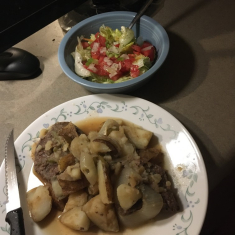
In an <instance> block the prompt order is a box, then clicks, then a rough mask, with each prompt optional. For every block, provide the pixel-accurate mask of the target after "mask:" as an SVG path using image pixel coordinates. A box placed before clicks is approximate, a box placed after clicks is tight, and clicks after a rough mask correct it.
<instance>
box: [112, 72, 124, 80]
mask: <svg viewBox="0 0 235 235" xmlns="http://www.w3.org/2000/svg"><path fill="white" fill-rule="evenodd" d="M122 75H123V74H122V72H121V71H118V73H117V74H116V75H114V76H113V77H111V78H110V79H112V80H113V81H117V80H118V79H119V78H120V77H121V76H122Z"/></svg>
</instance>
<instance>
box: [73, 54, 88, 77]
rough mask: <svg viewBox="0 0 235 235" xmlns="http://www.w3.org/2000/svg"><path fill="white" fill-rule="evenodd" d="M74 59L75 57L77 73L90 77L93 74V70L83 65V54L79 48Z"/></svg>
mask: <svg viewBox="0 0 235 235" xmlns="http://www.w3.org/2000/svg"><path fill="white" fill-rule="evenodd" d="M74 59H75V63H74V67H75V72H76V74H78V75H79V76H81V77H89V76H90V75H91V72H90V71H89V70H87V69H86V68H84V67H83V64H82V56H81V54H80V53H79V52H78V51H77V50H76V51H75V54H74Z"/></svg>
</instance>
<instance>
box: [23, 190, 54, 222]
mask: <svg viewBox="0 0 235 235" xmlns="http://www.w3.org/2000/svg"><path fill="white" fill-rule="evenodd" d="M26 197H27V203H28V207H29V213H30V216H31V217H32V219H33V220H34V221H35V222H39V221H41V220H43V219H44V218H45V217H46V216H47V215H48V214H49V213H50V211H51V207H52V198H51V196H50V194H49V191H48V188H47V187H46V186H38V187H37V188H33V189H31V190H30V191H28V192H27V194H26Z"/></svg>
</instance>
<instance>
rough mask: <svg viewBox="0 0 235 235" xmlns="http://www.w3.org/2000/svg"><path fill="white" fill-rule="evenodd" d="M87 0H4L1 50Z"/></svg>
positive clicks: (0, 20) (0, 6)
mask: <svg viewBox="0 0 235 235" xmlns="http://www.w3.org/2000/svg"><path fill="white" fill-rule="evenodd" d="M85 1H86V0H39V1H33V0H2V1H1V4H0V52H2V51H5V50H6V49H8V48H10V47H12V46H13V45H15V44H16V43H18V42H20V41H21V40H23V39H25V38H26V37H28V36H30V35H31V34H33V33H35V32H37V31H38V30H39V29H41V28H43V27H45V26H46V25H48V24H50V23H51V22H53V21H54V20H56V19H58V18H59V17H61V16H62V15H64V14H66V13H67V12H69V11H71V10H73V9H74V8H76V7H78V6H79V5H81V4H82V3H84V2H85Z"/></svg>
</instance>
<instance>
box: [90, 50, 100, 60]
mask: <svg viewBox="0 0 235 235" xmlns="http://www.w3.org/2000/svg"><path fill="white" fill-rule="evenodd" d="M91 57H92V58H93V59H97V60H98V59H99V57H100V52H99V51H97V52H91Z"/></svg>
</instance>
